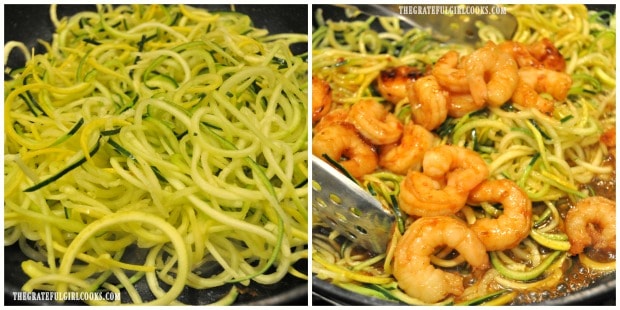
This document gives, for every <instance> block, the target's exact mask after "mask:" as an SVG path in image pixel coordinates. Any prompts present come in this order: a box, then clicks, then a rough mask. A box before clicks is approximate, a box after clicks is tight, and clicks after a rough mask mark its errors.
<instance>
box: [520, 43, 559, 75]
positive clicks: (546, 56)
mask: <svg viewBox="0 0 620 310" xmlns="http://www.w3.org/2000/svg"><path fill="white" fill-rule="evenodd" d="M527 50H528V51H529V53H530V54H531V55H532V56H533V57H534V58H536V60H538V61H539V62H540V63H541V64H542V66H543V67H544V68H547V69H550V70H554V71H564V70H566V60H565V59H564V56H562V54H561V53H560V51H559V50H558V49H557V47H555V45H553V42H551V40H549V39H548V38H543V39H542V40H540V41H538V42H534V43H532V44H530V45H528V46H527Z"/></svg>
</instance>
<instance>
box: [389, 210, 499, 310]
mask: <svg viewBox="0 0 620 310" xmlns="http://www.w3.org/2000/svg"><path fill="white" fill-rule="evenodd" d="M442 246H445V247H449V248H453V249H455V250H456V251H458V252H459V254H460V255H462V256H463V257H464V258H465V260H466V261H467V262H468V263H469V265H470V266H471V267H473V268H474V269H475V270H476V271H479V270H481V271H484V270H486V269H488V268H489V267H490V264H489V258H488V255H487V252H486V250H485V248H484V245H483V244H482V242H481V241H480V240H479V239H478V237H477V236H476V235H475V234H474V232H473V231H472V230H471V229H469V227H467V225H466V224H465V223H464V222H463V221H461V220H459V219H455V218H452V217H448V216H438V217H423V218H420V219H418V220H416V221H415V222H413V224H411V226H409V227H408V228H407V231H405V234H404V235H403V236H402V237H401V238H400V239H399V240H398V243H397V245H396V250H395V252H394V273H393V274H394V277H395V278H396V280H397V281H398V285H399V286H400V287H401V288H402V289H403V290H404V291H405V293H407V294H408V295H409V296H412V297H414V298H417V299H420V300H422V301H424V302H427V303H435V302H438V301H440V300H442V299H444V298H446V297H448V296H449V295H455V296H460V295H461V294H463V291H464V286H463V277H462V276H461V275H459V274H457V273H451V272H448V271H444V270H441V269H438V268H435V266H433V265H432V264H431V259H430V257H431V255H433V254H434V253H435V251H436V249H437V248H438V247H442Z"/></svg>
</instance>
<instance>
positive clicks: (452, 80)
mask: <svg viewBox="0 0 620 310" xmlns="http://www.w3.org/2000/svg"><path fill="white" fill-rule="evenodd" d="M458 65H459V53H458V52H457V51H454V50H452V51H449V52H447V53H446V54H444V55H443V56H442V57H441V58H439V60H437V62H436V63H435V66H434V67H433V69H432V74H433V75H434V76H435V78H437V82H438V83H439V85H441V86H442V87H443V88H445V89H447V90H448V91H450V92H453V93H469V83H468V82H467V72H466V71H465V69H463V68H459V67H458Z"/></svg>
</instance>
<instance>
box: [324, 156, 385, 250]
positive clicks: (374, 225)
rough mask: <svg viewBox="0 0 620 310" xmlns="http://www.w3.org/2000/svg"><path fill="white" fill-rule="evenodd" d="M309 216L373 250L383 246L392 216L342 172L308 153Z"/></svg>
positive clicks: (383, 247)
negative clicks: (310, 160)
mask: <svg viewBox="0 0 620 310" xmlns="http://www.w3.org/2000/svg"><path fill="white" fill-rule="evenodd" d="M312 210H313V212H314V213H313V215H314V216H317V217H318V218H320V219H321V221H322V222H324V223H326V224H328V225H329V226H330V227H331V228H332V229H334V230H336V231H338V232H340V233H341V234H342V235H344V236H345V237H347V238H348V239H349V240H351V241H352V242H354V243H356V244H357V245H360V246H362V247H364V248H366V249H368V250H371V251H373V252H375V253H383V252H385V249H386V247H387V243H388V241H389V237H390V230H391V228H392V225H393V223H394V219H395V216H394V215H393V214H392V212H391V211H389V210H387V209H385V208H384V207H383V206H382V205H381V203H379V201H378V200H377V199H376V198H374V197H373V196H372V195H370V194H369V193H368V192H366V191H365V190H364V189H363V188H361V187H360V186H359V185H358V184H356V183H355V182H353V181H352V180H350V179H349V178H347V177H346V176H345V175H344V174H342V173H341V172H339V171H338V170H336V169H335V168H333V167H332V166H330V165H329V164H328V163H326V162H324V161H322V160H321V159H320V158H318V157H316V156H314V155H313V156H312Z"/></svg>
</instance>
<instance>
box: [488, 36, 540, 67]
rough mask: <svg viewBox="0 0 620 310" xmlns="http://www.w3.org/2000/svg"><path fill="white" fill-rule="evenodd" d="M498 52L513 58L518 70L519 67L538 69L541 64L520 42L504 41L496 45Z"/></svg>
mask: <svg viewBox="0 0 620 310" xmlns="http://www.w3.org/2000/svg"><path fill="white" fill-rule="evenodd" d="M498 48H499V50H500V51H502V52H504V53H507V54H509V55H511V56H512V58H514V60H515V61H516V62H517V65H518V66H519V68H521V67H540V66H542V64H541V63H540V62H539V61H538V59H536V58H535V57H534V56H532V54H530V51H529V50H528V48H527V45H525V44H523V43H521V42H515V41H504V42H502V43H500V44H499V45H498Z"/></svg>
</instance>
